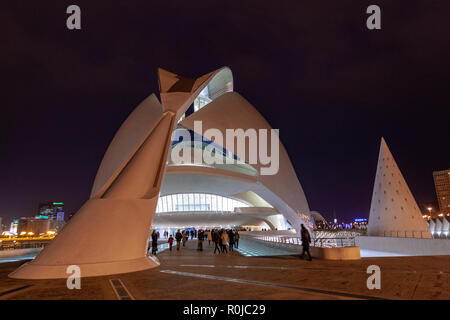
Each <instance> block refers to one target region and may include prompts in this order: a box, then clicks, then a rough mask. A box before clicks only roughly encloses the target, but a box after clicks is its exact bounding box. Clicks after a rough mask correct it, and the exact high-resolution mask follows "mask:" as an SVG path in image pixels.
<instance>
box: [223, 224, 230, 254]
mask: <svg viewBox="0 0 450 320" xmlns="http://www.w3.org/2000/svg"><path fill="white" fill-rule="evenodd" d="M221 240H222V252H224V251H225V252H226V253H228V250H227V243H228V241H229V239H228V234H227V232H226V231H225V230H223V229H222V236H221Z"/></svg>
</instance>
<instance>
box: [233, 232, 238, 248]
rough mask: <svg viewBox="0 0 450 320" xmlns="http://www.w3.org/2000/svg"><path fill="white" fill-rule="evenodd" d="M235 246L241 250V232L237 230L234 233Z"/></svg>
mask: <svg viewBox="0 0 450 320" xmlns="http://www.w3.org/2000/svg"><path fill="white" fill-rule="evenodd" d="M234 245H235V247H236V248H239V232H238V231H237V230H236V231H235V232H234Z"/></svg>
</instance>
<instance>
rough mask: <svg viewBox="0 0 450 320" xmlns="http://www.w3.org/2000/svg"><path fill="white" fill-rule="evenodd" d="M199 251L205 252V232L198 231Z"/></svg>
mask: <svg viewBox="0 0 450 320" xmlns="http://www.w3.org/2000/svg"><path fill="white" fill-rule="evenodd" d="M197 250H198V251H203V230H198V233H197Z"/></svg>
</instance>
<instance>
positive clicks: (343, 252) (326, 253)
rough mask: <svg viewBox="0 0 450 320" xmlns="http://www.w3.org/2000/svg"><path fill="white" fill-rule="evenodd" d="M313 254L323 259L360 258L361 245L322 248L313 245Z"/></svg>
mask: <svg viewBox="0 0 450 320" xmlns="http://www.w3.org/2000/svg"><path fill="white" fill-rule="evenodd" d="M310 249H311V256H312V257H314V258H317V259H323V260H359V259H361V254H360V250H359V247H356V246H354V247H341V248H340V247H338V248H321V247H311V248H310Z"/></svg>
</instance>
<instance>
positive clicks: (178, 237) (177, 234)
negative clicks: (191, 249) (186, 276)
mask: <svg viewBox="0 0 450 320" xmlns="http://www.w3.org/2000/svg"><path fill="white" fill-rule="evenodd" d="M181 239H183V235H182V234H181V232H180V229H178V231H177V233H176V234H175V240H176V241H177V251H180V244H181Z"/></svg>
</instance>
